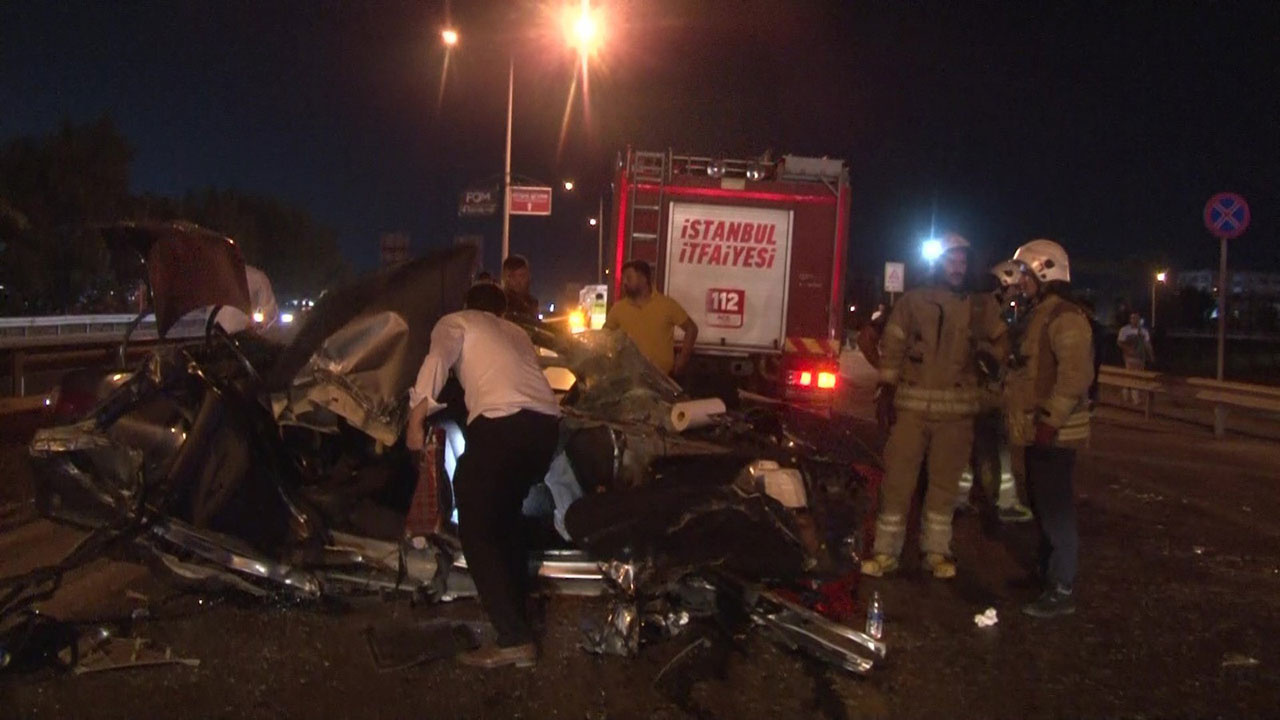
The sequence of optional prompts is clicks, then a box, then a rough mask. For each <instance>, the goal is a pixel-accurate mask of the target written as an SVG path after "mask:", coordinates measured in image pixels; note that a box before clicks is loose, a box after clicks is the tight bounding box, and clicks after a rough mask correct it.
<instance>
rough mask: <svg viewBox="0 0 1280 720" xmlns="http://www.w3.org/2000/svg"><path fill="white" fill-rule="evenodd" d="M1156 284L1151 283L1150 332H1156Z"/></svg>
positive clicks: (1154, 282)
mask: <svg viewBox="0 0 1280 720" xmlns="http://www.w3.org/2000/svg"><path fill="white" fill-rule="evenodd" d="M1156 282H1157V281H1155V279H1153V281H1151V332H1156Z"/></svg>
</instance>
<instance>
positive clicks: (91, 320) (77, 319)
mask: <svg viewBox="0 0 1280 720" xmlns="http://www.w3.org/2000/svg"><path fill="white" fill-rule="evenodd" d="M136 318H137V315H49V316H43V317H8V318H0V350H8V349H11V348H44V347H56V346H62V345H83V344H87V343H102V342H120V340H121V339H123V338H124V333H125V330H127V329H128V328H129V325H130V324H131V323H133V321H134V319H136ZM208 318H209V313H208V312H193V313H191V314H189V315H187V316H186V317H184V318H182V319H181V320H179V321H178V322H177V323H175V324H174V326H173V327H172V328H170V329H169V333H168V337H170V338H192V337H200V336H202V335H203V334H204V327H205V321H206V320H208ZM158 338H159V334H158V333H157V332H156V316H155V315H150V314H148V315H146V316H145V317H143V318H142V321H141V322H139V323H138V327H137V328H136V329H135V330H134V331H133V335H132V336H130V341H131V342H133V341H137V340H143V341H145V340H156V339H158Z"/></svg>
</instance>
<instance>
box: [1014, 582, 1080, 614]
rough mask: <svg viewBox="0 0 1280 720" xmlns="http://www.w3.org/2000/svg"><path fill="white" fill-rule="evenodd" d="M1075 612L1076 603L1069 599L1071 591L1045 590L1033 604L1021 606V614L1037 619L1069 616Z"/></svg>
mask: <svg viewBox="0 0 1280 720" xmlns="http://www.w3.org/2000/svg"><path fill="white" fill-rule="evenodd" d="M1075 611H1076V601H1075V599H1074V598H1072V597H1071V591H1070V590H1068V591H1065V592H1064V591H1063V590H1061V589H1059V588H1051V589H1049V590H1045V591H1044V593H1043V594H1042V595H1041V596H1040V597H1038V598H1036V600H1035V602H1032V603H1030V604H1028V605H1023V606H1022V612H1024V613H1026V614H1027V615H1030V616H1031V617H1038V618H1051V617H1058V616H1060V615H1070V614H1071V613H1074V612H1075Z"/></svg>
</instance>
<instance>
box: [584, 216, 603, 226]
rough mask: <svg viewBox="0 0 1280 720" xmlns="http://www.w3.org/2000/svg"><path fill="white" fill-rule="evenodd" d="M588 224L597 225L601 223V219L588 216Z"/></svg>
mask: <svg viewBox="0 0 1280 720" xmlns="http://www.w3.org/2000/svg"><path fill="white" fill-rule="evenodd" d="M587 224H588V225H590V226H591V227H595V226H596V225H598V224H600V221H599V220H597V219H595V218H588V219H587Z"/></svg>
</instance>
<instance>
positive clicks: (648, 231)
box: [627, 151, 667, 260]
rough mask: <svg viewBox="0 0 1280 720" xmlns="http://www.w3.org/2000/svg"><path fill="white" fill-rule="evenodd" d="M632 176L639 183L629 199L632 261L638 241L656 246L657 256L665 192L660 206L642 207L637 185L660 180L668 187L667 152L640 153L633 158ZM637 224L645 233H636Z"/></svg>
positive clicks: (629, 255) (658, 204) (628, 246)
mask: <svg viewBox="0 0 1280 720" xmlns="http://www.w3.org/2000/svg"><path fill="white" fill-rule="evenodd" d="M631 177H632V178H633V179H634V180H636V183H632V185H631V188H630V191H631V193H630V194H631V197H629V198H627V207H629V208H630V209H631V217H630V218H628V219H627V229H628V232H629V233H630V235H631V238H630V242H628V243H627V259H628V260H632V259H634V258H635V248H636V241H639V242H642V243H653V247H654V253H655V256H656V253H657V246H658V232H659V231H660V230H661V225H662V191H661V190H659V191H658V200H657V203H656V204H653V205H642V204H640V203H639V202H637V199H636V184H637V183H638V182H640V181H643V180H648V181H656V182H657V183H658V185H659V187H661V186H663V185H665V184H666V179H667V153H661V152H644V151H636V152H635V153H634V154H633V155H632V156H631ZM637 221H639V223H640V224H641V225H642V226H643V227H644V228H645V229H644V230H636V223H637Z"/></svg>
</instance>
